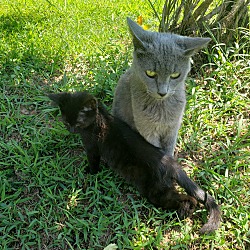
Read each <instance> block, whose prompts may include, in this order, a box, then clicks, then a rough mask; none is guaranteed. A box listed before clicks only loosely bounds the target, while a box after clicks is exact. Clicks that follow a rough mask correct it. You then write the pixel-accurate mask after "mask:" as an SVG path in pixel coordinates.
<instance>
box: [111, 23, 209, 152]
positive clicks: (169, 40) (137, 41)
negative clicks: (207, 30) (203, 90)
mask: <svg viewBox="0 0 250 250" xmlns="http://www.w3.org/2000/svg"><path fill="white" fill-rule="evenodd" d="M128 25H129V28H130V31H131V33H132V35H133V43H134V56H133V63H132V66H131V68H130V69H129V70H128V71H127V72H126V73H125V74H124V75H122V76H121V78H120V80H119V82H118V85H117V88H116V91H115V97H114V102H113V107H112V112H113V115H114V116H117V117H119V118H120V119H121V120H123V121H125V122H126V123H127V124H129V126H131V127H132V128H134V129H136V130H137V131H138V132H139V133H140V134H141V135H142V136H143V137H144V138H145V139H146V140H147V141H148V142H150V143H151V144H153V145H154V146H156V147H160V148H162V149H163V150H164V151H165V154H167V155H172V156H173V154H174V148H175V144H176V139H177V134H178V130H179V128H180V125H181V121H182V117H183V113H184V109H185V104H186V96H185V80H186V77H187V74H188V72H189V71H190V57H191V56H192V55H193V54H194V53H195V52H196V51H197V50H199V49H201V48H202V47H203V46H205V45H206V44H207V43H208V42H209V40H210V39H208V38H190V37H183V36H178V35H174V34H169V33H158V32H149V31H145V30H143V29H142V28H141V27H140V26H138V25H137V24H136V23H134V22H133V21H131V20H130V19H128ZM148 71H149V72H148ZM147 73H150V74H149V75H148V74H147ZM153 73H155V74H153Z"/></svg>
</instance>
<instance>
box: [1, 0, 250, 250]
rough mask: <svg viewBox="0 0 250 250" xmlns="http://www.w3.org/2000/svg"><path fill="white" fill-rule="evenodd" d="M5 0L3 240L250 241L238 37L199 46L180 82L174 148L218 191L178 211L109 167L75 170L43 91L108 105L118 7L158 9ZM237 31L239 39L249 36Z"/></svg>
mask: <svg viewBox="0 0 250 250" xmlns="http://www.w3.org/2000/svg"><path fill="white" fill-rule="evenodd" d="M100 2H101V1H97V0H96V1H79V0H75V1H46V0H44V1H32V0H27V1H18V0H15V1H6V0H5V1H3V4H2V5H1V9H0V40H1V42H0V79H1V81H0V88H1V92H0V100H1V101H0V107H1V108H0V137H1V138H2V139H1V140H0V150H1V153H0V248H1V249H8V250H9V249H103V248H104V247H106V246H107V245H109V244H111V243H114V244H116V245H117V246H118V248H119V249H195V250H196V249H223V250H226V249H239V250H241V249H249V248H250V243H249V238H250V229H249V219H250V218H249V211H250V207H249V206H250V204H249V200H250V197H249V196H250V191H249V190H250V189H249V183H250V170H249V161H250V139H249V138H250V130H249V128H250V127H249V109H250V94H249V88H250V80H249V79H250V64H249V60H250V57H249V48H248V44H247V43H246V42H244V41H243V42H242V41H239V45H238V44H236V45H235V46H234V47H226V46H224V45H215V46H214V47H213V48H211V50H209V51H207V54H208V57H209V60H210V62H211V63H210V64H208V65H204V66H203V67H202V68H201V69H200V70H199V71H198V73H196V74H195V75H192V77H190V78H189V79H188V81H187V96H188V103H187V109H186V114H185V117H184V121H183V126H182V128H181V130H180V133H179V142H178V147H177V150H178V152H179V157H180V158H181V160H182V163H183V165H184V167H185V169H186V170H187V171H188V173H189V175H190V176H191V177H192V178H193V179H194V180H195V181H196V182H197V183H199V184H200V185H201V186H202V187H203V188H204V189H206V190H209V192H210V193H211V194H212V195H213V196H214V197H215V198H216V199H217V201H218V203H219V204H220V205H221V210H222V216H223V221H222V225H221V227H220V229H219V230H218V231H217V232H215V233H214V234H212V235H206V236H200V235H198V233H197V232H198V230H199V228H200V227H201V226H202V224H203V223H204V221H206V215H207V212H206V211H205V210H204V209H203V208H202V207H200V208H198V210H197V211H196V212H195V214H194V216H193V217H192V218H191V219H186V220H183V221H179V220H178V219H177V218H176V215H175V213H174V212H167V211H164V210H162V209H157V208H155V207H154V206H152V205H151V204H149V203H148V202H147V201H146V200H145V199H144V198H142V197H141V196H140V195H139V193H138V192H137V191H136V190H135V189H134V188H133V187H131V186H130V185H128V184H126V183H125V182H124V181H123V180H122V179H121V178H119V177H117V176H116V175H115V174H114V173H112V172H111V171H110V170H107V169H103V171H101V172H100V173H98V174H97V175H90V174H86V173H85V167H86V162H87V159H86V155H85V153H84V150H83V147H82V144H81V141H80V138H79V137H78V136H75V135H72V134H69V133H68V132H67V131H66V130H65V128H64V127H63V125H62V123H61V122H60V121H59V119H57V114H58V110H57V109H56V108H53V107H51V105H50V101H49V100H48V98H47V97H46V94H47V93H49V92H59V91H71V90H83V89H89V90H90V91H91V92H92V93H94V94H95V95H97V96H98V97H99V98H100V99H102V100H103V101H104V102H105V103H106V104H107V106H108V107H110V104H111V102H112V98H113V93H114V88H115V86H116V83H117V80H118V79H119V77H120V75H121V74H122V73H123V71H124V70H125V69H126V68H127V67H128V65H129V63H130V62H131V51H132V47H131V39H130V36H129V33H128V30H127V27H126V16H130V17H132V18H133V19H135V18H136V17H137V16H138V15H140V14H142V15H143V16H144V17H145V19H146V22H147V23H148V24H151V25H152V27H151V28H152V29H153V28H154V27H155V26H154V25H153V24H154V23H155V21H156V19H155V17H154V16H153V14H152V10H151V9H150V7H149V6H148V5H147V4H146V3H145V1H126V0H120V1H112V0H107V1H105V2H102V3H101V4H100ZM244 32H245V33H246V41H247V39H249V38H250V34H249V31H244Z"/></svg>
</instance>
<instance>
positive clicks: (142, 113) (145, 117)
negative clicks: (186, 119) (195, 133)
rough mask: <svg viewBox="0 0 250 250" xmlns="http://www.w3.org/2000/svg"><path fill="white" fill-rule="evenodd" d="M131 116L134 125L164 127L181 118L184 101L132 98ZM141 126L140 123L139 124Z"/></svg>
mask: <svg viewBox="0 0 250 250" xmlns="http://www.w3.org/2000/svg"><path fill="white" fill-rule="evenodd" d="M132 108H133V116H134V122H135V124H136V125H139V124H143V126H153V127H158V128H159V129H161V128H162V129H164V127H166V126H173V125H174V124H175V123H177V122H179V120H180V119H181V118H182V115H183V111H184V108H185V101H183V102H178V101H173V100H172V101H167V100H165V101H163V102H160V101H152V102H138V101H137V100H135V99H134V100H132ZM140 126H141V125H140Z"/></svg>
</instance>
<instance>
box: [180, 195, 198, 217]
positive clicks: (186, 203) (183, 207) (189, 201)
mask: <svg viewBox="0 0 250 250" xmlns="http://www.w3.org/2000/svg"><path fill="white" fill-rule="evenodd" d="M196 205H197V201H196V199H195V198H193V197H191V196H188V195H186V196H185V198H184V197H183V199H182V200H181V201H180V207H179V209H178V210H177V213H178V216H179V218H180V219H184V218H186V217H189V216H191V215H192V214H193V212H194V210H195V207H196Z"/></svg>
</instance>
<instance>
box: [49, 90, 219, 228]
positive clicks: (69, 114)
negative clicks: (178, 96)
mask: <svg viewBox="0 0 250 250" xmlns="http://www.w3.org/2000/svg"><path fill="white" fill-rule="evenodd" d="M49 97H50V98H51V99H52V100H53V101H54V102H56V103H57V104H58V105H59V107H60V109H61V112H62V116H63V119H64V123H65V125H66V126H67V127H68V129H69V130H70V131H72V132H77V133H80V134H81V137H82V140H83V143H84V145H85V148H86V152H87V156H88V160H89V167H90V170H91V172H92V173H94V172H97V171H98V170H99V163H100V159H101V158H102V159H103V160H104V161H106V162H107V163H108V165H109V166H110V167H111V168H112V169H114V170H115V171H116V172H117V173H118V174H120V175H121V176H123V177H124V178H125V179H126V180H127V181H129V182H130V183H132V184H134V186H135V187H136V188H137V189H138V190H139V191H140V193H141V194H142V195H144V196H145V197H147V198H148V199H149V201H151V202H152V203H153V204H155V205H157V206H161V207H163V208H167V209H176V210H177V211H178V214H179V216H180V217H185V216H188V215H190V214H191V213H192V212H193V210H194V207H195V205H196V200H195V199H194V198H196V199H198V200H199V201H200V202H202V203H203V204H205V206H206V208H207V209H208V210H209V212H210V217H209V220H208V223H207V224H205V225H204V226H203V228H202V229H201V232H202V233H205V232H211V231H214V230H215V229H217V228H218V226H219V221H220V211H219V207H218V205H217V204H216V203H215V201H214V199H213V198H212V197H211V196H210V195H208V194H206V193H205V192H204V191H203V190H202V189H200V187H199V186H198V185H196V184H195V183H194V182H193V181H191V180H190V179H189V178H188V176H187V175H186V173H185V172H184V171H183V170H182V169H181V167H180V166H179V165H178V164H177V163H176V162H175V161H174V160H173V159H172V158H171V157H167V156H164V152H163V151H162V150H161V149H159V148H156V147H154V146H153V145H151V144H150V143H148V142H147V141H146V140H145V139H144V138H143V137H142V136H141V135H140V134H139V133H137V132H136V131H134V130H132V129H131V128H130V127H129V126H128V125H127V124H126V123H124V122H122V121H121V120H120V119H118V118H116V117H113V116H111V115H110V114H109V113H108V112H107V111H106V110H105V108H104V107H103V106H102V105H101V104H98V103H97V101H96V99H95V98H93V97H92V96H91V95H90V94H88V93H86V92H80V93H75V94H70V93H61V94H51V95H49ZM175 180H176V181H177V182H178V183H179V184H180V186H182V187H183V188H184V189H185V190H186V191H187V193H188V194H189V195H191V196H192V197H191V196H189V195H185V194H180V193H178V192H177V190H176V188H175V185H174V184H175V182H174V181H175ZM193 197H194V198H193Z"/></svg>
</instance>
